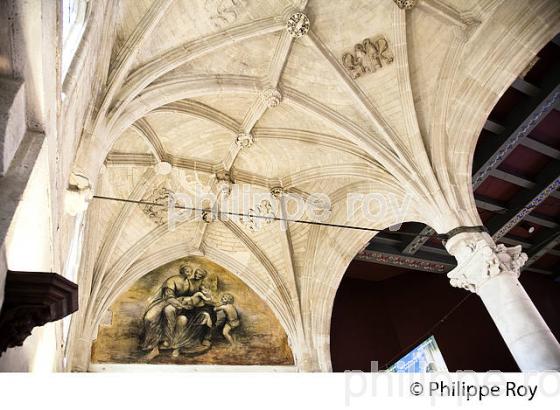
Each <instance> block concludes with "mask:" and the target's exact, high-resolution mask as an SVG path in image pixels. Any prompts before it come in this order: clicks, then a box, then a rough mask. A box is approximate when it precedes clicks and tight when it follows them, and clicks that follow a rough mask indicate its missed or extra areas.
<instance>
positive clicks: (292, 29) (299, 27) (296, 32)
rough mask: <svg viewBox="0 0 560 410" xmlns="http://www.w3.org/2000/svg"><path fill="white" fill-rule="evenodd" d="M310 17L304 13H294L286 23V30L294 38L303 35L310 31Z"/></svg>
mask: <svg viewBox="0 0 560 410" xmlns="http://www.w3.org/2000/svg"><path fill="white" fill-rule="evenodd" d="M309 26H310V23H309V18H308V17H307V16H306V15H305V14H303V13H299V12H298V13H294V14H292V15H291V16H290V18H289V19H288V21H287V23H286V30H288V33H289V34H290V35H291V36H292V37H293V38H299V37H303V36H304V35H306V34H307V32H308V31H309Z"/></svg>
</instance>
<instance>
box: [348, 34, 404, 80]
mask: <svg viewBox="0 0 560 410" xmlns="http://www.w3.org/2000/svg"><path fill="white" fill-rule="evenodd" d="M393 60H394V56H393V52H392V51H391V50H390V49H389V42H388V41H387V39H386V38H385V37H384V36H377V37H374V38H373V39H369V38H366V39H365V40H363V41H362V42H361V43H358V44H356V45H355V46H354V54H352V53H345V54H344V55H343V56H342V65H343V66H344V68H346V70H348V72H349V73H350V75H351V76H352V78H354V79H355V78H359V77H361V76H362V75H364V74H366V73H374V72H376V71H377V70H378V69H380V68H381V67H383V66H384V65H387V64H391V63H392V62H393Z"/></svg>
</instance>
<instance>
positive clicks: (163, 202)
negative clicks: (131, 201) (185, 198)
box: [141, 187, 174, 225]
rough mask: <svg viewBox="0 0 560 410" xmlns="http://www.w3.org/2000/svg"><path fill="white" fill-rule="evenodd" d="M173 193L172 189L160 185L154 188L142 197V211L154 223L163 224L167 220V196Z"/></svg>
mask: <svg viewBox="0 0 560 410" xmlns="http://www.w3.org/2000/svg"><path fill="white" fill-rule="evenodd" d="M172 195H174V193H173V191H171V190H169V189H167V188H164V187H160V188H156V189H154V190H153V191H152V192H151V193H150V194H149V195H148V196H146V197H144V198H143V199H142V202H146V203H145V204H142V205H141V207H142V211H143V212H144V213H145V214H146V215H147V216H148V217H149V218H150V219H151V220H152V221H154V222H155V223H156V224H158V225H163V224H164V223H165V222H166V221H167V212H168V207H169V197H170V196H172Z"/></svg>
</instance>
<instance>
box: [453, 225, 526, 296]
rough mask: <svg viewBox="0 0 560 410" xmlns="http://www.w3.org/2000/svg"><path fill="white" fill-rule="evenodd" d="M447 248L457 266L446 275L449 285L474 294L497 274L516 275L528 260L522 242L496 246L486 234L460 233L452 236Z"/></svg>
mask: <svg viewBox="0 0 560 410" xmlns="http://www.w3.org/2000/svg"><path fill="white" fill-rule="evenodd" d="M477 237H478V238H477ZM446 247H447V249H448V251H449V253H451V254H452V255H453V256H455V258H456V259H457V267H456V268H455V269H453V270H452V271H451V272H449V273H448V274H447V277H448V278H449V279H450V282H451V285H452V286H454V287H457V288H463V289H466V290H469V291H471V292H474V293H477V292H478V290H479V289H480V287H481V286H482V285H483V284H484V283H485V282H486V281H488V280H490V279H491V278H493V277H495V276H497V275H499V274H502V273H508V274H512V275H516V276H517V277H519V275H520V272H521V267H522V266H523V265H524V264H525V262H526V261H527V255H526V254H525V253H523V252H522V248H521V245H518V246H513V247H511V248H508V247H506V246H505V245H503V244H499V245H497V246H495V245H494V243H493V242H492V239H491V238H490V236H489V235H488V234H486V233H483V234H480V235H468V234H459V235H457V236H455V237H453V238H451V239H450V240H449V241H448V242H447V244H446Z"/></svg>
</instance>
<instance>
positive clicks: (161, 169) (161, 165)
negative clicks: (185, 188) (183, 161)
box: [155, 161, 173, 175]
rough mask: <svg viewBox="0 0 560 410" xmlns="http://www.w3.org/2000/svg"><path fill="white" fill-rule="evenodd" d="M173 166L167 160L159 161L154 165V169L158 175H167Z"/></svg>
mask: <svg viewBox="0 0 560 410" xmlns="http://www.w3.org/2000/svg"><path fill="white" fill-rule="evenodd" d="M172 169H173V166H172V165H171V164H170V163H169V162H165V161H161V162H158V163H157V164H156V165H155V171H156V173H157V174H159V175H167V174H169V173H170V172H171V170H172Z"/></svg>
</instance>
